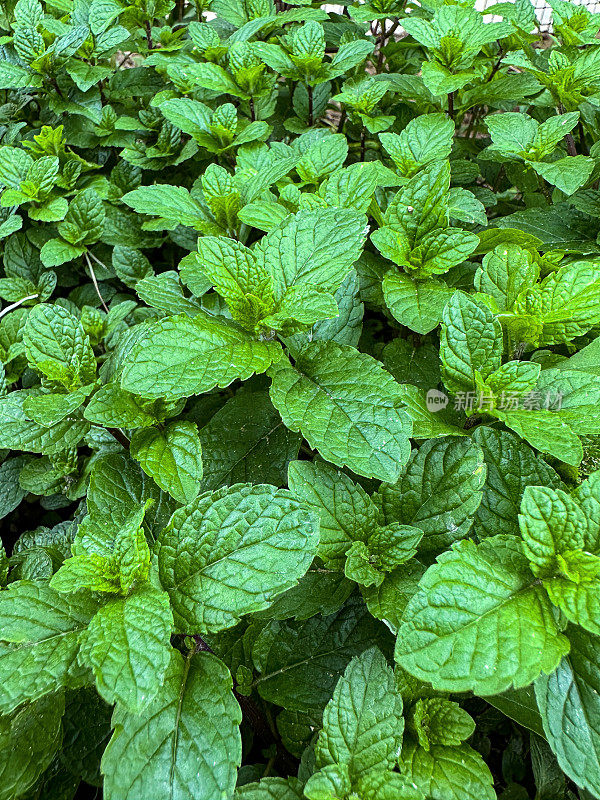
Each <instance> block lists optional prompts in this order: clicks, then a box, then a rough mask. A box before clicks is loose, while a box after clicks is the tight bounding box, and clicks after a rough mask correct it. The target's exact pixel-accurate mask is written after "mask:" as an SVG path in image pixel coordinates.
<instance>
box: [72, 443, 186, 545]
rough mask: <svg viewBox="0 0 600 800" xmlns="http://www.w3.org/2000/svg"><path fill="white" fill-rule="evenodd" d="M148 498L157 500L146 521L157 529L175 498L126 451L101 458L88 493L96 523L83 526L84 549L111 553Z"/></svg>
mask: <svg viewBox="0 0 600 800" xmlns="http://www.w3.org/2000/svg"><path fill="white" fill-rule="evenodd" d="M148 500H153V501H154V503H153V505H152V506H150V508H149V509H148V510H147V511H146V514H145V517H144V522H145V524H146V525H147V526H148V529H149V530H150V532H151V533H156V532H158V531H159V530H161V529H162V528H164V526H165V525H166V524H167V522H168V521H169V518H170V517H171V514H172V513H173V511H174V510H175V507H176V503H175V502H174V501H173V499H172V498H171V497H170V496H169V495H168V494H165V493H164V492H162V491H161V490H160V489H159V488H158V486H157V485H156V484H155V483H154V481H153V480H152V479H151V478H148V477H147V475H146V474H145V473H144V472H142V470H141V469H140V467H139V465H138V464H136V463H135V461H132V460H131V459H130V458H128V457H127V456H126V455H124V454H110V455H104V456H102V457H100V458H98V459H97V460H96V462H95V463H94V465H93V467H92V471H91V475H90V484H89V489H88V494H87V509H88V514H89V520H90V521H91V522H92V523H93V524H92V526H90V527H89V528H88V529H87V530H86V532H85V533H83V534H82V530H81V528H82V526H80V529H79V535H78V539H77V542H76V544H77V545H79V544H80V545H81V546H82V548H83V552H90V551H94V552H100V553H101V554H103V555H111V554H112V552H113V548H114V544H115V538H116V535H117V532H118V531H119V529H120V528H122V527H124V526H125V525H126V524H127V523H129V522H130V521H131V518H132V515H133V514H136V513H139V511H140V508H142V507H143V506H144V504H146V503H147V501H148Z"/></svg>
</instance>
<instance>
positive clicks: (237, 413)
mask: <svg viewBox="0 0 600 800" xmlns="http://www.w3.org/2000/svg"><path fill="white" fill-rule="evenodd" d="M224 430H228V431H236V435H235V437H233V438H231V439H224V438H223V431H224ZM199 437H200V442H201V445H202V462H203V472H204V475H203V478H202V482H201V488H202V490H203V491H208V490H213V489H218V488H219V487H220V486H223V485H231V484H234V483H240V482H241V483H245V482H248V483H262V482H264V483H272V484H274V485H276V486H277V485H280V484H283V483H284V482H285V475H286V471H287V465H288V462H289V461H291V460H292V459H293V458H295V457H296V456H297V455H298V448H299V446H300V437H299V436H298V434H295V433H292V432H291V431H288V429H287V428H286V427H285V425H284V424H283V422H282V420H281V417H280V416H279V414H278V413H277V411H276V410H275V408H273V404H272V403H271V401H270V399H269V395H268V393H267V392H266V391H262V392H261V391H250V390H248V391H241V392H238V393H237V394H236V395H235V396H234V397H232V398H231V399H230V400H228V401H227V402H226V403H225V405H224V406H223V407H222V408H221V409H219V411H217V413H216V414H215V415H214V416H213V417H212V418H211V419H210V421H209V422H208V423H207V424H206V425H205V426H204V427H203V428H202V429H201V430H200V431H199Z"/></svg>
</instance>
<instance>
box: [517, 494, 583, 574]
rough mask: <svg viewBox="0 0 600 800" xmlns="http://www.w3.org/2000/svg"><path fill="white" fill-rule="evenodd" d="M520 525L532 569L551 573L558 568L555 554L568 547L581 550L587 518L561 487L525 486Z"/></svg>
mask: <svg viewBox="0 0 600 800" xmlns="http://www.w3.org/2000/svg"><path fill="white" fill-rule="evenodd" d="M519 526H520V528H521V537H522V539H523V552H524V553H525V556H526V557H527V558H528V559H529V563H530V565H531V569H532V572H533V573H534V575H538V576H544V577H545V576H549V575H552V574H553V573H554V572H555V571H556V570H557V569H558V561H557V556H559V555H562V554H563V553H565V552H567V551H569V550H583V547H584V543H585V534H586V533H587V521H586V518H585V515H584V513H583V511H582V509H581V508H580V507H579V505H578V504H577V503H576V502H575V501H574V500H572V499H571V498H570V497H569V495H568V494H566V492H563V491H562V490H561V489H550V488H547V487H545V486H528V487H527V488H526V489H525V492H524V494H523V501H522V503H521V513H520V514H519Z"/></svg>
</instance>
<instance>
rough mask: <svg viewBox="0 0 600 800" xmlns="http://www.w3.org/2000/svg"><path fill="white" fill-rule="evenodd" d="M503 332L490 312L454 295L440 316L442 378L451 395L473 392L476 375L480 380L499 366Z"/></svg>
mask: <svg viewBox="0 0 600 800" xmlns="http://www.w3.org/2000/svg"><path fill="white" fill-rule="evenodd" d="M502 350H503V341H502V328H501V326H500V323H499V322H498V320H497V319H496V318H495V317H494V315H493V314H492V312H491V311H490V310H489V309H488V308H487V307H486V306H483V305H479V304H478V303H476V302H475V301H474V300H472V299H471V298H470V297H468V296H467V295H465V294H463V293H462V292H456V293H455V294H454V295H453V297H452V298H451V299H450V301H449V302H448V305H447V306H446V308H445V310H444V314H443V324H442V333H441V337H440V359H441V362H442V377H443V379H444V383H445V384H446V386H447V388H448V389H449V390H450V391H451V392H453V393H456V392H461V391H462V392H465V391H467V392H468V391H472V390H473V388H474V387H475V385H476V380H475V373H476V372H479V373H480V374H481V376H482V377H483V378H487V376H488V375H489V374H490V373H492V372H493V371H494V370H495V369H497V368H498V367H499V366H500V360H501V357H502Z"/></svg>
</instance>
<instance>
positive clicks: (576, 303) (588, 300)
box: [517, 261, 600, 345]
mask: <svg viewBox="0 0 600 800" xmlns="http://www.w3.org/2000/svg"><path fill="white" fill-rule="evenodd" d="M526 301H528V302H529V304H531V305H532V307H533V309H534V310H535V313H536V314H537V315H539V316H540V317H541V319H542V323H543V330H542V335H541V337H540V344H541V345H550V344H560V343H561V342H568V341H570V340H571V339H574V338H575V337H576V336H582V335H583V334H584V333H587V331H589V330H590V328H592V327H593V326H594V325H596V324H598V322H600V276H599V275H598V271H597V270H596V269H595V267H594V266H593V265H592V264H591V263H590V262H588V261H576V262H573V263H571V264H567V265H566V266H564V267H562V268H561V269H559V270H558V271H557V272H553V273H551V274H550V275H548V277H547V278H545V279H544V280H543V281H542V283H541V284H540V287H539V289H538V290H536V291H535V292H533V293H532V296H531V298H530V299H529V298H526ZM517 309H518V310H520V308H519V305H518V304H517Z"/></svg>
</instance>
